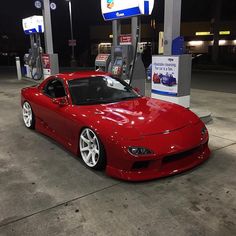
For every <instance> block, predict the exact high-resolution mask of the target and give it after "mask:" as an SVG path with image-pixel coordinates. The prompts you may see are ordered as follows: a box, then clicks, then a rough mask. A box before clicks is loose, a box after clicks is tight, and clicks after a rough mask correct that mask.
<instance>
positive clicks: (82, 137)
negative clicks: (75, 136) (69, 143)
mask: <svg viewBox="0 0 236 236" xmlns="http://www.w3.org/2000/svg"><path fill="white" fill-rule="evenodd" d="M81 139H82V140H83V141H84V142H85V143H87V144H89V142H90V141H89V140H88V139H86V138H85V137H84V136H83V135H82V136H81Z"/></svg>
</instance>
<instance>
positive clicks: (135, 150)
mask: <svg viewBox="0 0 236 236" xmlns="http://www.w3.org/2000/svg"><path fill="white" fill-rule="evenodd" d="M128 151H129V153H130V154H132V155H135V156H142V155H148V154H152V153H153V152H152V151H150V150H149V149H147V148H144V147H129V148H128Z"/></svg>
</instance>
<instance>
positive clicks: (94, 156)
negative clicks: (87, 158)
mask: <svg viewBox="0 0 236 236" xmlns="http://www.w3.org/2000/svg"><path fill="white" fill-rule="evenodd" d="M92 162H93V165H96V154H95V152H92Z"/></svg>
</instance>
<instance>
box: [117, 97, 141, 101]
mask: <svg viewBox="0 0 236 236" xmlns="http://www.w3.org/2000/svg"><path fill="white" fill-rule="evenodd" d="M135 98H139V97H123V98H120V99H119V100H122V101H123V100H129V99H135Z"/></svg>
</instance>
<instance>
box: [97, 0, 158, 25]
mask: <svg viewBox="0 0 236 236" xmlns="http://www.w3.org/2000/svg"><path fill="white" fill-rule="evenodd" d="M153 7H154V0H101V9H102V15H103V18H104V20H107V21H108V20H117V19H122V18H129V17H132V16H138V15H151V14H152V10H153Z"/></svg>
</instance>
